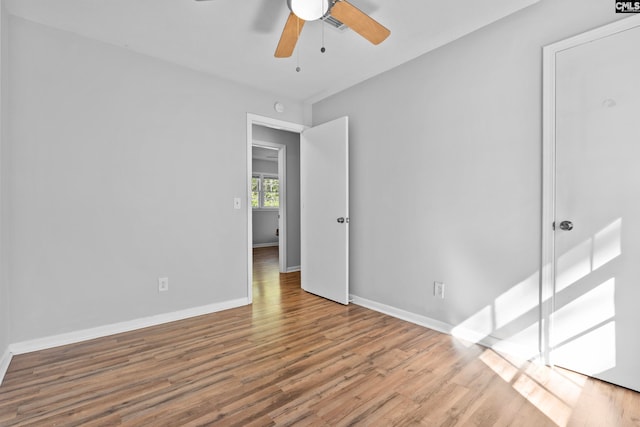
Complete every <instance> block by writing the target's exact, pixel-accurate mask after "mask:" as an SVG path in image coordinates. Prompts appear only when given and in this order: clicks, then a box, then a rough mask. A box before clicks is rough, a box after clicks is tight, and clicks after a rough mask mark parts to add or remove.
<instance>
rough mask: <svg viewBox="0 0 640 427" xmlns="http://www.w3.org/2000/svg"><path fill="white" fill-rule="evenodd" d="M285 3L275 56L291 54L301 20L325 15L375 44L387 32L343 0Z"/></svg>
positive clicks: (283, 56) (387, 31)
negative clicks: (282, 26) (283, 21)
mask: <svg viewBox="0 0 640 427" xmlns="http://www.w3.org/2000/svg"><path fill="white" fill-rule="evenodd" d="M197 1H206V0H197ZM287 6H288V7H289V10H290V11H291V12H290V13H289V17H288V18H287V22H286V23H285V24H284V29H283V30H282V35H281V36H280V41H279V42H278V46H277V47H276V52H275V55H274V56H275V57H276V58H288V57H290V56H291V55H292V54H293V51H294V49H295V47H296V44H297V42H298V38H299V37H300V32H301V31H302V27H303V26H304V24H305V22H307V21H317V20H319V19H325V18H327V17H329V16H330V17H332V18H334V19H335V20H338V21H340V23H342V24H344V25H346V26H347V27H349V28H351V29H352V30H353V31H355V32H356V33H358V34H360V35H361V36H362V37H364V38H365V39H367V40H369V41H370V42H371V43H373V44H375V45H377V44H380V43H382V42H383V41H384V40H385V39H386V38H387V37H389V34H391V31H389V29H387V28H385V27H384V26H383V25H381V24H380V23H379V22H377V21H376V20H375V19H373V18H371V17H370V16H369V15H367V14H366V13H364V12H363V11H361V10H360V9H358V8H357V7H355V6H354V5H352V4H351V3H349V2H347V1H346V0H287Z"/></svg>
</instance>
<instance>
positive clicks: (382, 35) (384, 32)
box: [330, 0, 391, 44]
mask: <svg viewBox="0 0 640 427" xmlns="http://www.w3.org/2000/svg"><path fill="white" fill-rule="evenodd" d="M330 14H331V16H333V17H334V18H336V19H337V20H338V21H340V22H342V23H343V24H345V25H346V26H347V27H349V28H351V29H352V30H353V31H355V32H356V33H358V34H360V35H361V36H362V37H364V38H365V39H367V40H369V41H370V42H371V43H373V44H380V43H382V42H383V41H384V39H386V38H387V37H389V34H391V31H389V29H387V28H385V27H384V26H383V25H381V24H380V23H379V22H378V21H376V20H375V19H373V18H371V17H370V16H369V15H367V14H366V13H364V12H363V11H361V10H360V9H358V8H357V7H355V6H354V5H352V4H351V3H347V2H346V1H344V0H340V1H337V2H336V3H335V4H334V5H333V7H332V8H331V11H330Z"/></svg>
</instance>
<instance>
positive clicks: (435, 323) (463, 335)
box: [349, 295, 539, 360]
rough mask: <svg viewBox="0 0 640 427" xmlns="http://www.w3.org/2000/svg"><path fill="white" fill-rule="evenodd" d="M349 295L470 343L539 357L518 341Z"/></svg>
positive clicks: (365, 304) (375, 308)
mask: <svg viewBox="0 0 640 427" xmlns="http://www.w3.org/2000/svg"><path fill="white" fill-rule="evenodd" d="M349 297H350V302H352V303H353V304H356V305H360V306H362V307H365V308H368V309H370V310H373V311H377V312H380V313H384V314H388V315H389V316H392V317H395V318H397V319H401V320H406V321H407V322H411V323H415V324H416V325H420V326H424V327H425V328H429V329H433V330H434V331H438V332H442V333H443V334H447V335H452V336H455V337H456V338H459V339H461V340H464V341H466V342H469V343H474V344H480V345H482V346H483V347H488V348H491V349H494V350H495V351H498V352H504V353H507V354H510V355H513V356H517V357H519V358H522V359H525V360H536V359H538V358H539V354H538V352H537V350H535V349H531V348H526V347H524V346H522V345H520V344H518V343H513V342H510V341H509V340H503V339H500V338H497V337H494V336H491V335H485V334H482V333H479V332H477V331H473V330H470V329H466V328H464V329H463V328H460V327H454V326H453V325H450V324H448V323H445V322H441V321H439V320H435V319H432V318H430V317H427V316H422V315H419V314H416V313H411V312H409V311H405V310H401V309H399V308H396V307H392V306H390V305H386V304H382V303H379V302H376V301H371V300H368V299H366V298H361V297H359V296H357V295H349ZM454 329H455V333H454Z"/></svg>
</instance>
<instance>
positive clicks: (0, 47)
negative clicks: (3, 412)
mask: <svg viewBox="0 0 640 427" xmlns="http://www.w3.org/2000/svg"><path fill="white" fill-rule="evenodd" d="M6 56H7V14H6V10H5V5H4V0H0V354H1V355H2V356H1V357H2V358H1V359H0V384H2V380H3V379H4V375H5V373H6V371H7V369H8V368H9V363H10V362H11V353H10V352H9V339H10V337H9V335H10V334H9V308H10V307H9V303H8V295H9V290H8V279H7V266H8V262H7V252H6V251H7V248H6V238H5V237H6V236H5V231H6V230H7V227H6V225H5V224H6V218H7V216H6V207H7V203H6V196H7V192H6V190H5V186H6V179H5V177H4V174H5V167H4V161H5V160H4V159H5V156H4V152H5V143H6V134H7V129H6V126H5V124H6V123H7V121H6V119H5V116H6V113H7V109H6V105H7V97H6V94H7V92H6V88H7V87H8V85H7V83H6V79H7V73H6V67H7V63H6Z"/></svg>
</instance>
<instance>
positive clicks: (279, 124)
mask: <svg viewBox="0 0 640 427" xmlns="http://www.w3.org/2000/svg"><path fill="white" fill-rule="evenodd" d="M253 125H258V126H264V127H269V128H273V129H279V130H284V131H288V132H294V133H298V134H299V133H302V131H303V130H305V129H306V128H307V126H304V125H303V124H300V123H294V122H287V121H283V120H278V119H274V118H271V117H266V116H260V115H257V114H253V113H247V164H246V177H247V182H246V190H247V194H246V198H245V204H246V206H247V299H248V301H249V304H251V303H252V302H253V208H252V207H251V177H252V174H253V170H252V169H253V158H252V147H253V145H256V144H254V141H253ZM256 142H257V145H262V144H264V142H262V141H256ZM281 155H284V150H278V175H280V172H281V169H280V168H281V167H284V168H286V158H284V156H283V157H282V158H281ZM281 185H282V183H281ZM285 186H286V184H285ZM282 197H283V196H282V195H281V196H280V198H281V201H282ZM281 206H282V205H281ZM283 213H284V209H282V207H281V209H280V217H281V219H283V218H285V217H286V213H284V215H283ZM280 231H281V233H280V237H279V239H278V240H279V242H280V244H282V242H283V240H285V239H284V236H283V235H282V234H283V233H282V230H280ZM284 249H286V243H285V246H284ZM280 258H281V263H280V271H281V272H282V271H283V264H282V262H285V264H284V271H286V267H287V266H286V258H287V256H286V254H284V255H283V256H281V257H280Z"/></svg>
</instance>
